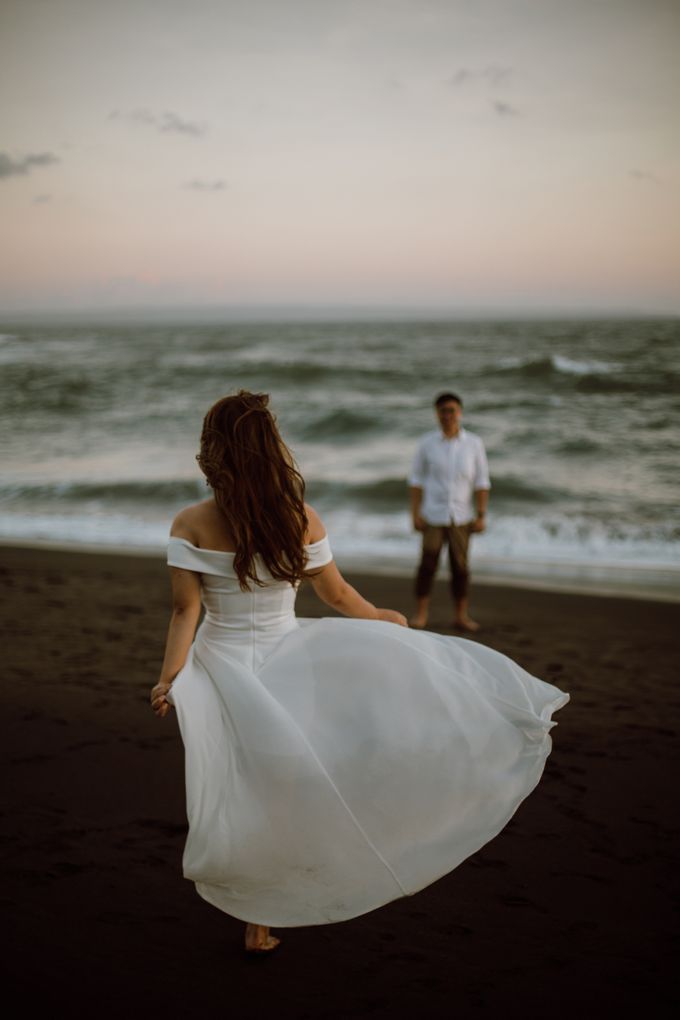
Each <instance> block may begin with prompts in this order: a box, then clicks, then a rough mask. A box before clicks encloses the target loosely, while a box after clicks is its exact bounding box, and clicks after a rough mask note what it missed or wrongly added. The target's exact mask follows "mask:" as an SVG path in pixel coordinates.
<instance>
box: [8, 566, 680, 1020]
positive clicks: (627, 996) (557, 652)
mask: <svg viewBox="0 0 680 1020" xmlns="http://www.w3.org/2000/svg"><path fill="white" fill-rule="evenodd" d="M0 565H1V569H2V583H3V590H4V592H5V594H6V597H5V599H4V600H3V606H2V613H1V619H2V631H3V648H4V659H5V661H4V670H3V674H4V676H3V685H2V715H1V719H2V723H1V725H2V746H3V752H4V753H3V758H4V768H3V778H4V780H5V782H4V783H3V789H4V792H3V805H2V826H3V851H2V853H3V867H2V886H3V888H2V892H1V894H0V896H1V899H2V906H3V916H4V919H5V925H6V930H7V937H6V943H5V949H4V952H3V954H2V967H3V980H4V990H5V1001H7V998H9V997H14V998H15V999H17V998H19V1001H20V1002H22V1004H23V1008H25V1009H31V1008H32V1009H35V1008H47V1009H49V1015H50V1016H70V1017H81V1016H82V1017H85V1016H87V1017H92V1016H95V1017H98V1018H99V1017H102V1016H106V1017H108V1016H114V1015H115V1016H119V1015H120V1014H121V1013H123V1014H125V1015H127V1016H129V1017H131V1018H137V1017H154V1018H155V1017H164V1018H174V1017H187V1018H188V1017H204V1016H205V1017H207V1016H219V1015H229V1016H237V1017H239V1018H241V1017H243V1018H249V1017H253V1018H255V1017H257V1018H260V1017H263V1016H265V1015H269V1016H272V1017H290V1018H300V1020H303V1018H317V1017H318V1018H325V1017H329V1018H331V1017H332V1018H338V1020H339V1018H342V1020H353V1018H355V1017H367V1018H381V1020H382V1018H387V1017H400V1016H413V1017H416V1016H419V1017H420V1016H426V1017H452V1016H459V1017H462V1018H464V1020H467V1018H468V1017H486V1016H488V1017H491V1016H504V1017H523V1018H525V1017H534V1016H536V1017H538V1016H543V1015H548V1016H550V1017H552V1018H555V1017H560V1018H561V1017H565V1018H566V1017H574V1016H576V1015H581V1016H585V1017H595V1016H597V1017H610V1016H618V1015H620V1014H622V1013H623V1012H624V1011H625V1012H631V1011H632V1010H640V1011H642V1010H644V1014H645V1015H648V1016H651V1017H654V1018H657V1017H663V1016H666V1015H668V1016H670V1015H671V1008H672V1006H671V1004H672V1002H673V996H674V992H675V980H674V971H673V955H674V947H673V932H674V931H675V932H676V933H677V921H676V916H677V915H674V913H673V894H674V892H675V893H676V902H677V889H678V880H677V870H678V869H677V854H676V848H677V835H678V820H677V808H676V807H675V801H676V799H677V797H676V788H675V783H674V781H673V777H674V774H675V773H676V771H677V769H674V766H676V765H677V758H678V751H677V746H678V745H677V739H674V736H675V735H676V734H677V729H678V727H677V719H678V705H679V702H680V692H679V691H678V661H679V659H680V656H679V655H678V652H679V651H680V611H679V608H678V606H677V605H672V604H667V603H661V602H653V601H638V600H634V599H617V598H609V597H598V596H592V595H588V596H586V595H583V596H579V595H575V594H567V593H550V592H544V591H532V590H528V589H527V590H524V589H520V588H515V587H513V588H509V587H508V588H504V587H500V586H499V587H495V586H492V585H484V586H481V585H479V586H477V587H476V588H475V589H474V593H473V595H474V597H473V611H474V615H475V616H476V617H477V618H478V619H479V620H480V622H481V623H483V625H484V630H483V632H482V633H480V635H479V640H483V641H484V642H485V643H487V644H489V645H491V646H492V647H494V648H497V649H498V650H500V651H502V652H505V653H506V654H508V655H510V656H512V657H513V658H514V659H516V660H517V661H518V662H519V663H520V664H521V665H523V666H524V667H525V668H526V669H528V670H530V671H531V672H532V673H534V674H535V675H537V676H540V677H543V678H544V679H546V680H551V681H553V682H555V683H556V684H558V686H560V687H562V688H563V689H564V690H567V691H569V692H570V693H571V697H572V700H571V702H570V703H569V704H568V705H567V706H566V707H565V708H564V709H562V711H561V712H560V713H559V714H558V716H557V717H556V718H557V721H558V724H559V725H558V726H557V727H556V728H555V729H554V730H553V738H554V748H553V753H552V755H551V757H550V758H549V760H548V764H547V767H546V772H545V775H544V777H543V780H542V781H541V783H540V785H539V787H538V788H537V790H536V791H535V792H534V793H533V794H532V795H531V796H530V797H529V798H528V799H527V800H526V801H525V802H524V804H523V805H522V806H521V807H520V809H519V811H518V812H517V814H516V815H515V817H514V818H513V820H512V821H511V822H510V824H509V825H508V826H507V828H506V829H505V830H504V831H503V832H502V833H501V834H500V836H498V837H497V838H496V839H495V840H493V841H492V842H491V843H490V844H488V845H487V846H486V847H484V848H483V849H482V850H481V851H480V852H479V853H477V854H476V855H475V856H474V857H473V858H471V859H470V860H468V861H466V862H465V863H464V864H463V865H461V866H460V867H459V868H458V869H456V871H454V872H453V873H452V874H450V875H448V876H447V877H446V878H444V879H442V880H441V881H439V882H437V883H436V884H435V885H433V886H430V887H429V888H428V889H426V890H424V891H423V892H421V893H419V894H417V895H416V896H413V897H409V898H408V899H404V900H400V901H398V902H395V903H393V904H390V905H389V906H387V907H384V908H382V909H381V910H378V911H375V912H374V913H371V914H368V915H366V916H365V917H361V918H358V919H356V920H353V921H349V922H345V923H343V924H339V925H330V926H324V927H319V928H307V929H294V930H290V931H287V932H286V931H283V932H278V934H280V935H282V936H283V938H284V944H283V945H282V947H281V949H280V950H279V951H278V952H277V953H276V954H275V955H274V956H272V957H271V958H256V959H251V958H247V957H245V956H244V954H243V953H242V951H241V940H242V925H241V924H240V922H238V921H235V920H233V919H231V918H229V917H227V916H226V915H224V914H221V913H220V912H219V911H217V910H215V909H214V908H213V907H210V906H209V905H208V904H206V903H204V902H203V901H202V900H201V899H200V898H199V897H198V896H197V895H196V893H195V892H194V889H193V886H192V885H191V884H190V883H188V882H186V881H185V880H184V879H183V878H182V877H181V855H182V848H183V842H184V835H185V831H186V822H185V813H184V789H183V754H182V746H181V741H180V738H179V735H178V731H177V726H176V722H175V720H174V717H172V716H168V718H166V719H165V720H162V721H161V720H158V719H156V717H155V716H154V715H153V714H152V712H151V711H150V709H149V706H148V692H149V688H150V687H151V686H152V684H153V683H154V682H155V681H156V678H157V674H158V670H159V666H160V660H161V657H162V650H163V643H164V636H165V630H166V627H167V619H168V588H167V578H166V569H165V567H164V565H163V563H162V562H161V561H159V560H155V559H147V558H142V557H129V556H118V555H117V556H114V555H103V554H86V553H71V552H59V551H55V550H49V551H48V550H41V549H34V550H31V549H20V548H1V549H0ZM350 579H351V580H352V581H353V582H354V583H356V584H357V586H358V587H359V588H360V590H361V591H362V592H363V593H364V594H365V595H366V596H367V597H368V598H370V599H372V600H373V601H376V602H377V603H379V604H382V605H390V606H393V607H395V608H398V609H401V610H402V611H405V612H408V610H409V608H410V605H411V601H410V585H409V583H408V582H406V581H403V580H400V579H398V578H392V577H389V578H385V577H375V576H374V577H368V576H367V577H363V578H360V577H357V576H353V577H351V578H350ZM436 606H437V611H436V613H435V615H434V617H433V620H432V624H433V629H437V630H442V631H445V624H446V620H447V615H448V614H447V609H448V607H447V596H446V592H445V589H444V586H443V584H442V585H441V586H440V588H439V589H438V591H437V594H436ZM298 610H299V614H300V615H302V616H320V615H324V614H325V612H326V611H325V607H323V606H322V605H321V604H320V603H318V602H317V601H316V600H315V599H314V596H313V593H312V592H311V591H309V590H307V589H305V590H303V591H302V593H301V595H300V599H299V603H298Z"/></svg>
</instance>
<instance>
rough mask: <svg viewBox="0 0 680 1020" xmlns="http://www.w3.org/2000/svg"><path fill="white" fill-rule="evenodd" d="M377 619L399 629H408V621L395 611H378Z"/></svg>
mask: <svg viewBox="0 0 680 1020" xmlns="http://www.w3.org/2000/svg"><path fill="white" fill-rule="evenodd" d="M378 619H379V620H384V621H385V623H396V624H398V625H399V626H400V627H408V620H407V619H406V617H405V616H402V614H401V613H398V612H397V611H396V609H379V610H378Z"/></svg>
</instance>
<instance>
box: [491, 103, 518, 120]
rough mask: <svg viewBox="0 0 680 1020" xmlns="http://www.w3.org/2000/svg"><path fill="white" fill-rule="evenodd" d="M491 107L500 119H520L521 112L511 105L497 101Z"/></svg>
mask: <svg viewBox="0 0 680 1020" xmlns="http://www.w3.org/2000/svg"><path fill="white" fill-rule="evenodd" d="M491 105H492V106H493V108H494V110H495V111H496V113H497V114H498V116H499V117H519V110H516V109H515V107H514V106H510V103H503V102H501V100H500V99H496V100H494V102H493V103H492V104H491Z"/></svg>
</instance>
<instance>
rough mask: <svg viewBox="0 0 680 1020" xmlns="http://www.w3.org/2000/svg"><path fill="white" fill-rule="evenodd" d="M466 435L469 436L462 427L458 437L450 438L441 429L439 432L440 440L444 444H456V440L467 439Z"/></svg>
mask: <svg viewBox="0 0 680 1020" xmlns="http://www.w3.org/2000/svg"><path fill="white" fill-rule="evenodd" d="M466 435H467V433H466V431H465V429H464V428H463V426H462V425H461V427H460V429H459V430H458V435H457V436H450V437H449V436H445V435H444V433H443V432H442V430H441V429H440V430H439V438H440V439H441V441H442V442H443V443H451V442H454V441H455V440H456V439H465V436H466Z"/></svg>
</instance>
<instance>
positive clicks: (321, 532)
mask: <svg viewBox="0 0 680 1020" xmlns="http://www.w3.org/2000/svg"><path fill="white" fill-rule="evenodd" d="M305 513H306V514H307V534H306V535H305V541H306V542H307V543H308V544H311V543H312V542H320V541H321V539H322V538H324V537H325V535H326V526H325V524H324V523H323V521H322V520H321V518H320V517H319V515H318V513H317V512H316V510H315V509H314V507H313V506H310V505H309V503H305Z"/></svg>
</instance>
